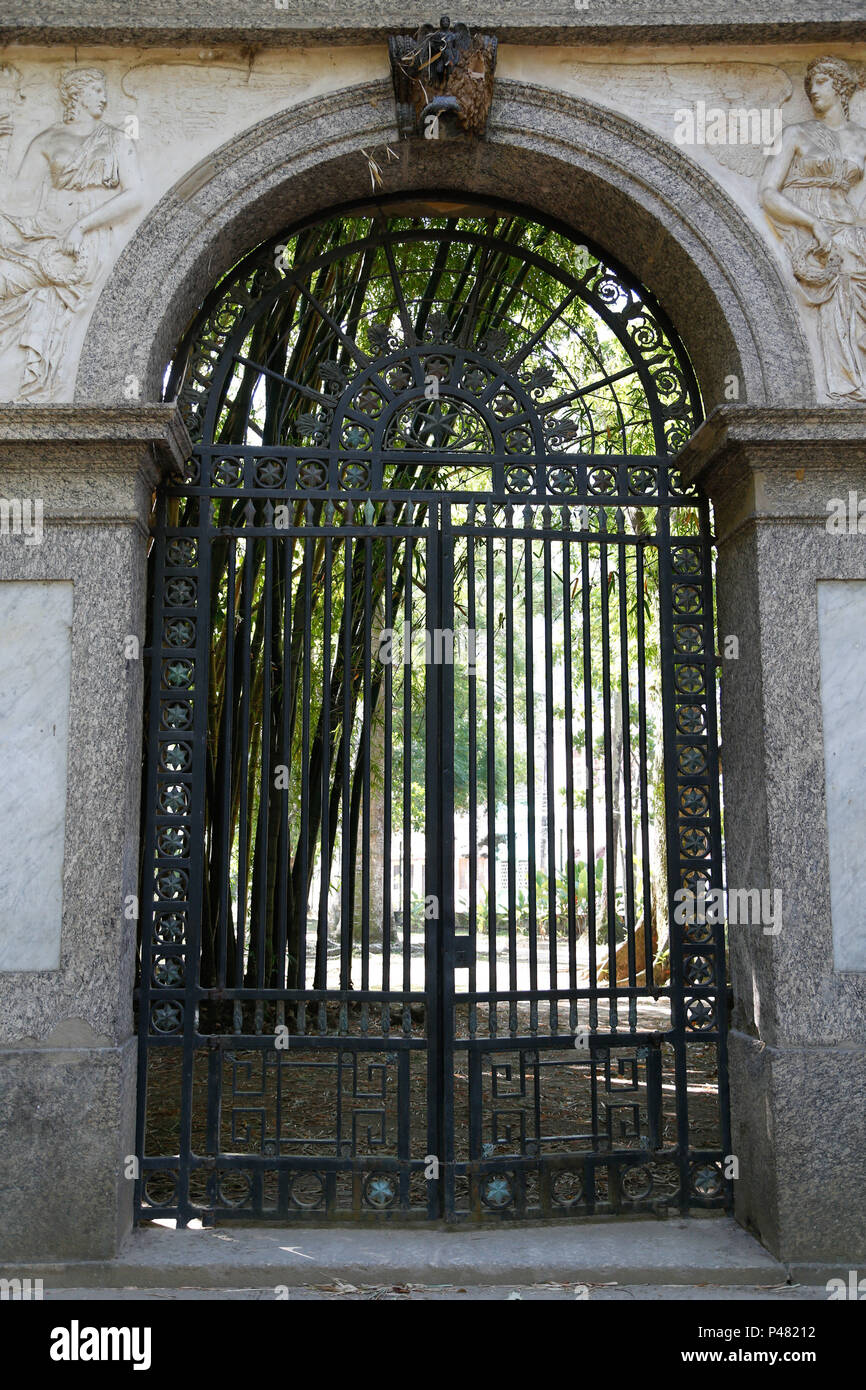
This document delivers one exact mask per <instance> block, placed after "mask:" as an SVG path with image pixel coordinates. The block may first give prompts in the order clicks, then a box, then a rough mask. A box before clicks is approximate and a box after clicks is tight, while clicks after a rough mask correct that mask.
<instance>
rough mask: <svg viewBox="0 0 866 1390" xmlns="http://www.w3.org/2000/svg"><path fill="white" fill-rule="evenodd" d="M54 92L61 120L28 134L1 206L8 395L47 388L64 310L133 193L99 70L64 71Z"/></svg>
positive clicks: (91, 272)
mask: <svg viewBox="0 0 866 1390" xmlns="http://www.w3.org/2000/svg"><path fill="white" fill-rule="evenodd" d="M60 100H61V103H62V106H63V120H62V122H60V123H59V124H57V125H53V126H50V127H49V128H48V129H47V130H43V131H41V132H40V133H39V134H38V135H37V136H36V137H35V139H34V140H32V141H31V143H30V145H29V147H28V149H27V151H26V153H25V155H24V158H23V160H22V163H21V168H20V170H19V173H18V178H17V181H16V182H15V184H14V185H13V189H14V193H15V194H16V195H17V196H18V198H19V208H21V202H22V201H23V200H26V201H24V207H23V209H22V210H16V211H15V212H12V211H6V212H3V213H0V360H2V359H4V358H5V362H3V367H4V370H2V371H0V396H3V397H4V398H6V399H9V398H10V397H11V396H14V395H16V394H17V395H18V396H19V397H21V398H23V399H35V398H43V399H44V398H50V396H51V395H52V394H53V388H54V385H55V381H56V376H57V371H58V368H59V366H60V364H61V362H62V360H63V348H64V344H65V341H66V338H67V335H68V332H69V328H70V325H71V322H72V317H73V315H74V313H75V311H76V310H77V309H78V308H80V307H81V306H82V304H83V303H84V301H85V300H86V298H87V297H88V295H89V293H90V291H91V290H92V288H93V284H94V282H95V281H96V279H97V277H98V275H99V271H100V269H101V267H102V263H103V262H104V260H105V253H106V250H107V247H108V241H109V238H110V235H111V230H112V228H113V227H114V226H115V225H116V224H117V223H118V222H119V221H120V220H121V219H122V218H124V217H125V216H126V215H127V214H128V213H130V212H132V211H133V210H134V209H135V208H137V207H138V206H139V205H140V201H141V193H140V174H139V170H138V160H137V157H136V154H135V149H134V147H133V145H132V142H131V141H130V140H128V139H127V138H126V136H125V135H124V134H123V132H122V131H120V130H117V129H115V127H113V126H110V125H107V124H106V123H105V122H104V121H103V120H102V114H103V112H104V110H105V107H106V105H107V101H108V97H107V93H106V85H105V75H104V73H102V72H101V71H99V69H98V68H76V69H72V70H71V71H68V72H65V73H64V74H63V76H62V78H61V81H60ZM106 195H108V196H106ZM28 204H29V206H28ZM24 209H26V210H24ZM22 356H23V361H22ZM16 377H17V380H14V379H13V378H16Z"/></svg>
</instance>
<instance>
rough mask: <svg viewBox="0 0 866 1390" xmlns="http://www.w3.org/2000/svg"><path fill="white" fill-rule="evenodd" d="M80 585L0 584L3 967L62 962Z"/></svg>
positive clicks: (0, 917)
mask: <svg viewBox="0 0 866 1390" xmlns="http://www.w3.org/2000/svg"><path fill="white" fill-rule="evenodd" d="M72 587H73V586H72V583H71V582H65V581H63V582H59V581H58V582H45V583H42V582H26V583H25V582H21V583H19V582H6V583H0V767H2V770H3V772H2V778H0V787H2V794H0V970H56V969H57V968H58V967H59V965H60V922H61V913H62V905H63V828H64V819H65V814H66V750H67V733H68V725H69V672H70V666H71V657H72Z"/></svg>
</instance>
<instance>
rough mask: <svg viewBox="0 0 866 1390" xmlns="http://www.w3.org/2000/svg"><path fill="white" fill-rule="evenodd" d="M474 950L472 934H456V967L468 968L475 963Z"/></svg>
mask: <svg viewBox="0 0 866 1390" xmlns="http://www.w3.org/2000/svg"><path fill="white" fill-rule="evenodd" d="M473 955H474V952H473V950H472V937H471V936H455V938H454V969H455V970H468V968H469V966H470V965H472V963H473Z"/></svg>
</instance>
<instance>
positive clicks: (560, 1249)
mask: <svg viewBox="0 0 866 1390" xmlns="http://www.w3.org/2000/svg"><path fill="white" fill-rule="evenodd" d="M16 1275H17V1276H18V1277H19V1278H20V1277H22V1276H23V1275H29V1276H30V1277H38V1278H41V1279H42V1280H43V1281H44V1284H45V1286H46V1288H63V1287H69V1288H85V1287H87V1288H124V1287H126V1288H130V1287H132V1288H142V1289H147V1288H181V1287H195V1288H223V1289H225V1288H238V1287H239V1286H244V1287H252V1286H263V1287H264V1286H267V1285H271V1286H276V1285H286V1286H288V1287H296V1288H297V1287H300V1286H303V1285H311V1284H323V1283H324V1284H327V1283H333V1282H334V1280H335V1279H339V1280H340V1281H342V1282H344V1283H347V1284H357V1285H361V1284H425V1285H430V1284H449V1285H463V1284H475V1285H501V1284H510V1285H515V1284H539V1283H542V1284H543V1283H586V1284H605V1283H613V1282H616V1283H619V1284H676V1285H690V1284H704V1285H718V1286H726V1287H730V1286H742V1285H764V1286H777V1285H780V1284H784V1283H785V1282H786V1280H787V1279H788V1277H789V1271H788V1270H787V1269H786V1268H785V1266H784V1265H782V1264H781V1263H779V1261H778V1260H776V1259H774V1258H773V1256H772V1255H770V1254H769V1252H768V1251H767V1250H765V1249H764V1247H763V1246H762V1245H760V1244H759V1243H758V1241H757V1240H755V1239H754V1238H753V1237H752V1236H750V1235H749V1234H748V1233H747V1232H746V1231H744V1230H743V1229H742V1227H741V1226H738V1225H737V1223H736V1222H735V1221H734V1220H733V1218H732V1217H730V1216H719V1217H712V1218H710V1219H692V1220H687V1219H682V1218H677V1219H670V1218H668V1219H667V1220H665V1221H656V1220H633V1221H632V1220H618V1221H616V1222H613V1221H610V1222H605V1221H592V1222H587V1223H586V1224H583V1223H576V1222H575V1223H568V1224H565V1223H560V1224H557V1225H540V1224H539V1225H531V1226H526V1225H521V1226H517V1225H508V1226H500V1227H497V1228H495V1229H494V1228H485V1229H479V1228H478V1227H466V1226H462V1227H456V1228H448V1229H445V1228H443V1227H434V1228H430V1227H423V1228H422V1227H414V1228H413V1227H409V1226H405V1225H403V1226H377V1227H375V1228H373V1227H363V1226H351V1227H349V1226H328V1227H320V1226H316V1227H312V1226H294V1227H290V1228H286V1227H276V1226H268V1227H262V1226H259V1227H256V1228H249V1227H239V1226H219V1227H211V1228H208V1229H201V1228H198V1229H196V1228H188V1229H187V1230H181V1231H178V1230H175V1229H174V1228H173V1227H168V1228H166V1227H163V1226H159V1225H156V1224H154V1225H150V1226H144V1227H140V1228H138V1229H137V1230H135V1231H134V1232H133V1233H132V1235H131V1236H130V1237H129V1239H128V1240H127V1241H126V1243H125V1245H124V1246H123V1249H122V1251H121V1253H120V1255H119V1256H118V1257H117V1258H116V1259H111V1260H87V1261H75V1262H70V1263H65V1264H60V1263H52V1264H27V1265H24V1264H18V1265H16V1266H15V1267H14V1268H13V1267H11V1266H10V1267H7V1268H3V1269H0V1277H2V1276H5V1277H14V1276H16ZM803 1282H823V1279H820V1280H812V1281H809V1280H805V1279H804V1280H803Z"/></svg>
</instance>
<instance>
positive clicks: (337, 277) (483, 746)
mask: <svg viewBox="0 0 866 1390" xmlns="http://www.w3.org/2000/svg"><path fill="white" fill-rule="evenodd" d="M181 383H182V389H181V399H182V402H183V404H184V407H185V412H186V416H187V420H188V423H189V425H190V428H191V430H192V432H193V435H194V438H195V440H196V448H195V453H194V457H193V459H192V460H191V461H190V464H189V466H188V469H187V473H186V476H185V478H184V479H183V480H179V481H178V482H177V483H176V484H172V485H171V486H168V487H166V488H164V489H163V490H162V491H161V492H160V495H159V498H158V514H157V518H156V527H155V543H154V549H153V556H152V582H153V597H152V603H151V613H150V624H151V629H150V633H149V637H148V656H149V672H150V677H149V680H150V685H149V696H148V744H147V747H148V753H147V767H146V791H145V795H146V814H145V823H144V824H145V831H144V848H143V866H144V867H143V890H142V902H143V910H142V943H141V975H140V987H139V990H138V993H137V998H138V1009H139V1033H140V1043H141V1071H140V1093H139V1156H140V1164H141V1176H140V1180H139V1183H138V1209H139V1214H140V1215H141V1216H149V1217H153V1216H156V1215H159V1216H163V1217H176V1218H177V1219H178V1221H179V1222H181V1223H183V1224H185V1223H186V1222H188V1221H189V1220H190V1219H192V1218H201V1219H202V1220H203V1221H205V1222H206V1223H209V1222H213V1221H215V1220H219V1221H223V1220H243V1221H248V1220H250V1219H257V1220H262V1219H274V1220H286V1219H305V1218H307V1219H322V1218H323V1217H330V1218H333V1219H338V1220H339V1219H350V1218H353V1217H354V1218H359V1217H364V1216H370V1217H376V1216H381V1215H390V1216H399V1217H401V1218H407V1217H413V1216H418V1217H424V1218H435V1217H438V1216H442V1215H444V1216H446V1217H448V1218H460V1217H470V1216H471V1217H474V1218H477V1217H481V1216H485V1215H487V1216H491V1217H502V1216H517V1217H521V1216H523V1217H534V1216H540V1215H543V1216H551V1215H559V1216H562V1215H583V1214H592V1213H602V1212H610V1211H641V1210H664V1209H667V1208H669V1207H674V1208H677V1209H687V1208H688V1207H690V1206H718V1205H723V1204H725V1203H726V1201H727V1199H728V1192H729V1184H728V1182H727V1180H726V1179H727V1175H726V1174H725V1171H724V1155H725V1154H727V1153H728V1152H729V1150H730V1145H729V1139H728V1134H727V1120H726V1106H725V1085H726V1067H725V1039H724V1017H725V1007H724V1003H725V986H724V932H723V926H722V925H721V924H720V923H718V922H714V921H713V920H712V916H713V914H712V912H709V913H708V912H707V910H706V906H705V904H704V902H703V897H702V894H701V891H700V890H701V889H704V888H706V889H710V888H714V887H717V886H719V884H720V875H721V855H720V825H719V803H718V775H717V766H718V754H717V748H716V707H715V657H714V635H713V608H712V586H711V552H710V534H709V524H708V516H707V512H706V507H705V504H704V503H703V502H702V501H701V500H700V499H698V498H697V497H696V496H695V495H694V494H693V493H692V492H690V491H689V490H688V489H686V488H684V487H683V486H682V484H681V482H680V480H679V478H678V477H677V475H676V472H675V470H674V469H673V467H672V465H671V454H672V452H673V451H674V450H675V449H676V448H677V447H679V445H680V444H681V443H682V442H683V441H684V440H685V438H687V437H688V435H689V434H690V433H691V431H692V429H693V428H694V426H695V423H696V421H697V418H698V410H699V406H698V397H697V390H696V387H695V383H694V380H693V377H692V373H691V369H690V367H689V365H688V362H687V360H686V358H685V355H684V353H683V351H682V348H681V347H680V346H679V344H678V343H677V340H676V338H675V335H674V333H673V331H672V329H671V328H670V325H668V324H667V323H666V321H665V319H664V316H663V315H662V313H661V311H660V310H659V309H658V307H657V306H656V305H654V304H653V303H652V301H651V300H650V299H649V297H648V296H647V295H646V294H645V293H644V292H642V291H640V290H639V289H638V287H636V286H635V285H633V284H632V283H631V282H630V280H629V279H628V277H627V276H626V275H625V274H624V273H623V272H622V271H619V270H614V269H612V268H611V266H610V264H609V262H607V261H605V260H603V259H602V258H601V256H600V254H598V253H596V252H594V251H590V250H588V249H587V248H586V247H575V245H574V243H573V241H572V240H571V239H570V238H569V237H568V236H567V234H566V233H565V232H564V231H563V230H561V229H558V228H556V227H552V226H547V225H544V226H542V225H540V224H539V223H538V222H537V221H531V220H530V219H529V218H528V217H525V216H523V215H521V214H519V213H517V212H515V211H514V210H513V209H501V208H494V207H492V206H487V205H473V206H472V207H466V206H463V207H459V208H458V207H455V205H454V202H453V199H452V200H451V201H450V202H449V203H448V204H447V205H445V204H444V203H443V202H442V200H439V201H434V200H433V199H432V198H431V199H428V200H427V202H426V203H425V204H424V205H423V206H421V207H419V206H417V205H416V206H415V207H413V208H405V207H399V206H393V205H392V206H390V207H389V206H388V205H385V204H376V205H372V206H369V207H365V208H361V209H354V210H351V211H349V212H346V213H342V214H338V215H335V216H334V217H332V218H331V219H329V220H328V221H327V222H324V223H318V224H316V225H315V226H311V227H308V228H305V229H302V230H301V231H299V232H295V233H293V234H292V235H291V236H289V237H286V238H285V240H284V241H283V242H279V243H273V244H269V245H268V246H266V247H264V248H259V250H258V251H257V252H255V253H254V254H253V255H252V256H250V257H249V258H247V260H246V261H244V262H242V263H241V265H240V266H238V267H236V268H235V269H234V270H233V271H232V272H231V273H230V275H228V276H227V277H226V278H225V279H224V280H223V281H222V282H221V283H220V284H219V285H218V286H217V288H216V289H215V291H214V293H213V294H212V296H211V298H210V300H209V301H208V302H207V303H206V304H205V306H204V308H203V310H202V313H201V314H200V316H199V317H198V319H197V320H196V323H195V324H194V325H193V327H192V329H191V330H190V333H189V335H188V339H187V341H186V343H185V344H184V345H183V347H182V349H181V351H180V353H179V354H178V360H177V363H176V364H175V368H174V372H173V378H172V382H171V384H170V394H173V393H174V391H175V390H176V389H177V387H178V386H179V385H181ZM683 888H686V889H688V890H690V891H691V897H689V895H688V894H686V895H683V894H682V893H681V892H679V893H678V890H681V889H683ZM675 895H676V896H675ZM679 919H681V920H679Z"/></svg>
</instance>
